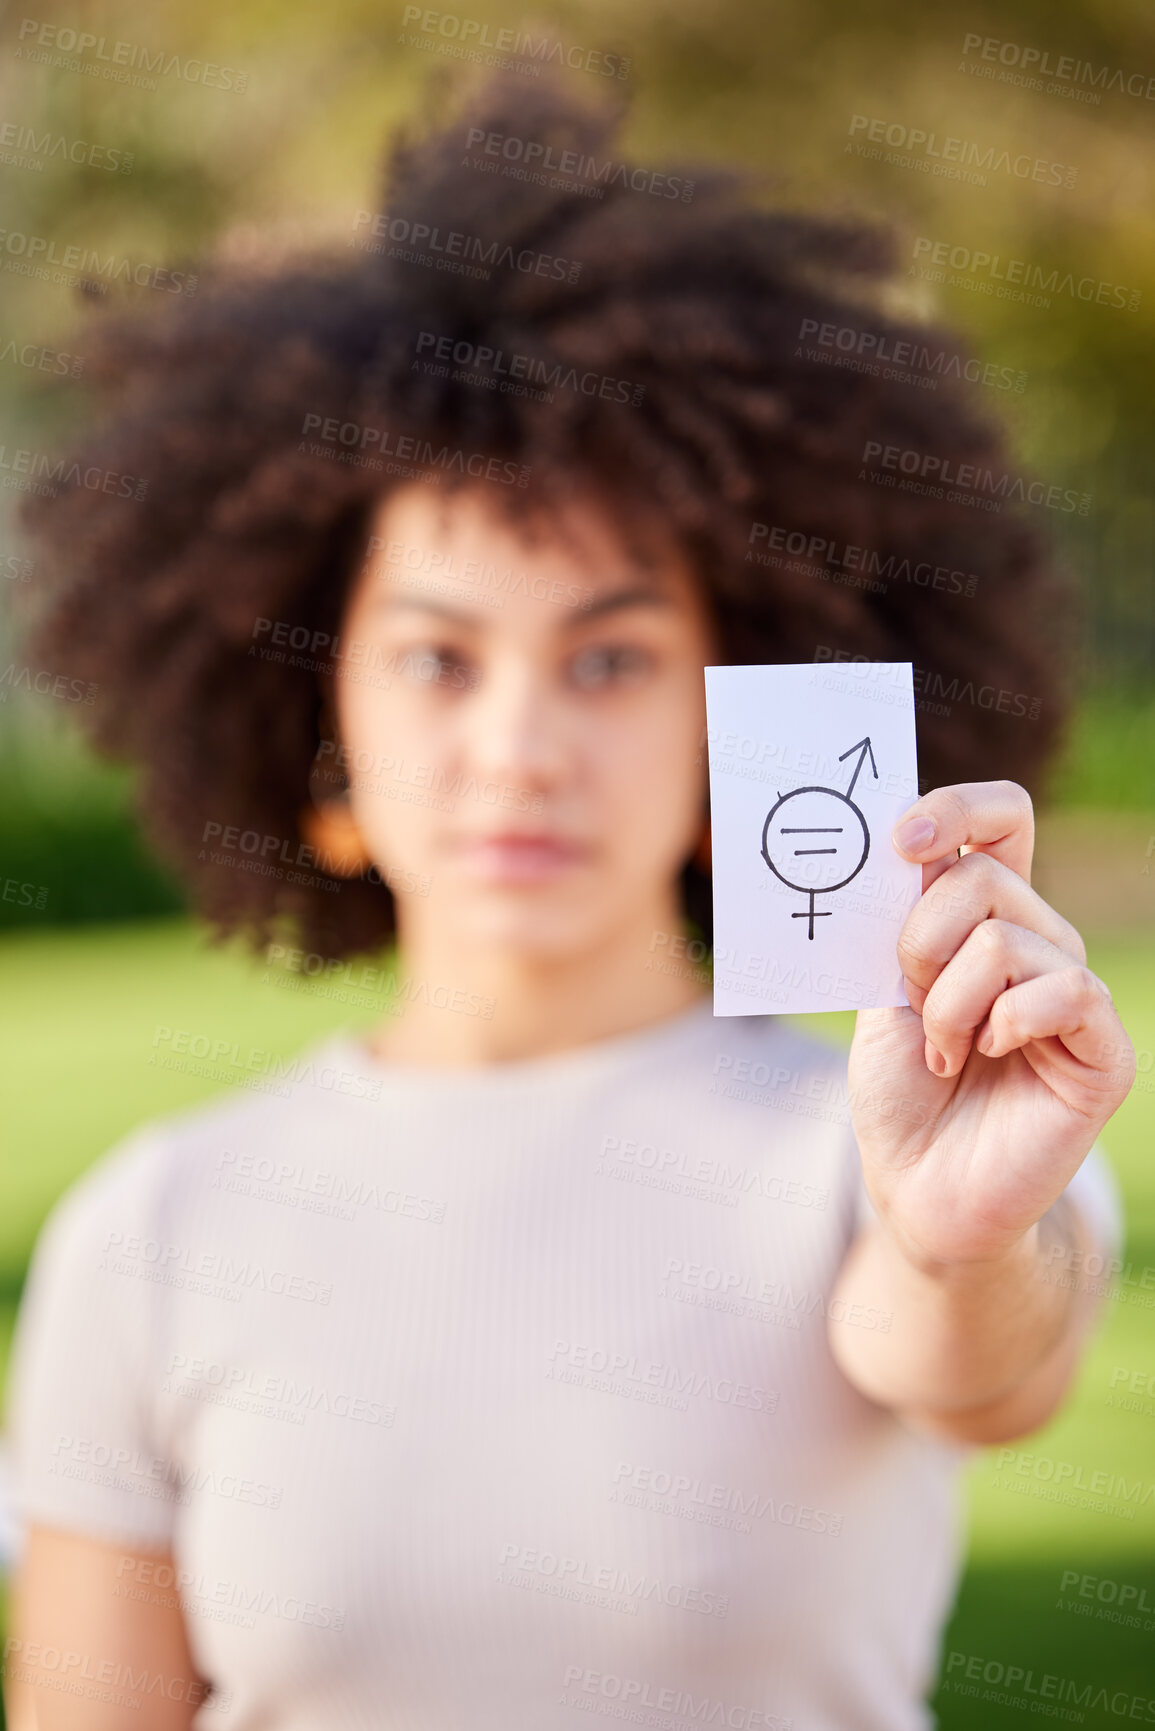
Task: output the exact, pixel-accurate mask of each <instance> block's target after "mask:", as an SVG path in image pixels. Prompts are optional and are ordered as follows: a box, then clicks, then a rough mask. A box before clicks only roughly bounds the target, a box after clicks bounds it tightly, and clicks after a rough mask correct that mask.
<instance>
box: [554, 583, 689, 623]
mask: <svg viewBox="0 0 1155 1731" xmlns="http://www.w3.org/2000/svg"><path fill="white" fill-rule="evenodd" d="M670 601H671V597H670V595H669V593H668V591H667V590H666V588H665V586H664V585H661V584H658V583H634V584H631V586H630V587H629V588H628V589H615V590H613V592H612V593H611V594H609V595H600V596H599V597H598V599H597V600H596V601H591V602H590V603H589V605H588V606H587V607H577V608H575V609H574V617H573V618H572V619H571V620H569V622H568V623H569V624H571V625H576V624H580V622H581V621H582V620H583V619H596V618H598V617H599V616H600V615H601V614H603V613H614V612H617V611H618V610H619V609H620V608H623V607H647V606H648V607H668V606H669V605H670Z"/></svg>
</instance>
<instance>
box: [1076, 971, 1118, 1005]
mask: <svg viewBox="0 0 1155 1731" xmlns="http://www.w3.org/2000/svg"><path fill="white" fill-rule="evenodd" d="M1065 971H1066V972H1067V974H1068V975H1069V976H1070V979H1071V984H1072V987H1073V989H1074V991H1075V993H1076V995H1077V996H1078V997H1080V998H1082V999H1084V1000H1085V1001H1086V1002H1087V1003H1091V1004H1094V1003H1103V1002H1105V1003H1107V1004H1109V1005H1111V1006H1112V1007H1113V1006H1114V1002H1115V1000H1114V998H1112V996H1111V988H1110V986H1108V985H1107V982H1106V981H1105V980H1101V979H1100V978H1099V976H1098V974H1095V973H1092V971H1091V969H1090V968H1087V967H1077V968H1068V969H1066V970H1065Z"/></svg>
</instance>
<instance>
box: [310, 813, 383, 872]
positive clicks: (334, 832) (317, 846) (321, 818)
mask: <svg viewBox="0 0 1155 1731" xmlns="http://www.w3.org/2000/svg"><path fill="white" fill-rule="evenodd" d="M297 827H298V829H299V830H300V832H301V835H302V837H303V838H304V840H305V842H306V843H307V844H308V846H309V847H311V848H312V849H313V851H314V853H315V854H316V855H317V864H318V865H319V866H320V868H321V870H322V871H327V872H331V873H332V874H333V876H334V877H339V878H358V877H360V876H361V875H362V873H363V872H365V871H366V870H368V868H369V866H371V865H372V863H373V856H372V854H371V853H370V852H369V849H368V848H367V847H366V846H365V838H364V836H363V835H362V834H361V831H360V829H359V828H358V827H357V821H356V819H355V818H354V816H353V808H352V806H351V805H350V803H349V796H348V795H347V794H345V795H343V796H342V797H340V798H338V799H323V800H319V801H317V802H316V803H315V804H312V805H306V806H302V807H301V810H300V812H299V813H298V816H297Z"/></svg>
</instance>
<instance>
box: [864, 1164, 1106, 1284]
mask: <svg viewBox="0 0 1155 1731" xmlns="http://www.w3.org/2000/svg"><path fill="white" fill-rule="evenodd" d="M854 1167H855V1173H856V1175H855V1230H856V1231H861V1230H862V1228H863V1227H864V1226H868V1225H869V1224H870V1223H871V1222H872V1221H875V1220H877V1219H878V1215H877V1213H876V1212H875V1208H874V1204H873V1203H872V1202H871V1200H870V1197H869V1196H868V1195H867V1193H866V1185H865V1183H864V1182H863V1178H862V1162H861V1161H860V1160H859V1158H858V1150H857V1147H855V1148H854ZM1063 1194H1064V1195H1065V1196H1069V1197H1070V1198H1071V1200H1072V1202H1074V1204H1075V1206H1076V1208H1078V1210H1079V1212H1080V1213H1081V1214H1082V1216H1083V1218H1084V1220H1085V1221H1086V1222H1087V1225H1088V1227H1089V1228H1090V1231H1091V1234H1092V1236H1093V1238H1094V1239H1095V1243H1096V1246H1097V1248H1098V1250H1099V1251H1100V1252H1101V1253H1102V1255H1103V1256H1104V1258H1106V1259H1108V1260H1109V1259H1111V1258H1113V1257H1114V1258H1117V1257H1119V1256H1120V1255H1121V1253H1122V1249H1123V1239H1124V1236H1125V1232H1126V1224H1125V1220H1124V1213H1123V1199H1122V1195H1121V1193H1120V1190H1119V1182H1118V1180H1117V1178H1116V1177H1115V1173H1114V1170H1113V1168H1112V1166H1111V1163H1110V1161H1109V1160H1108V1159H1107V1156H1106V1154H1105V1153H1104V1151H1103V1149H1102V1148H1101V1146H1100V1145H1099V1143H1098V1142H1096V1143H1095V1145H1094V1146H1093V1147H1092V1149H1091V1152H1090V1153H1089V1154H1088V1155H1087V1157H1086V1159H1085V1160H1084V1161H1083V1164H1082V1165H1081V1166H1080V1167H1079V1170H1078V1171H1077V1172H1076V1173H1075V1176H1074V1177H1073V1178H1072V1179H1071V1181H1070V1183H1069V1184H1068V1185H1067V1187H1066V1189H1065V1190H1064V1192H1063Z"/></svg>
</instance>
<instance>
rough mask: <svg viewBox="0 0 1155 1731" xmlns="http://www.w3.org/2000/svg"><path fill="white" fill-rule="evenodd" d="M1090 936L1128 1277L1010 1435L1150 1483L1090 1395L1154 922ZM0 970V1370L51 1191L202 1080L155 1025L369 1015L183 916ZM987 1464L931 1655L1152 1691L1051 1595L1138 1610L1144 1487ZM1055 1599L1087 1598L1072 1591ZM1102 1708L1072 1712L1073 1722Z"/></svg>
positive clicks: (1124, 1635) (1149, 1037) (1143, 1650)
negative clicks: (1057, 1378)
mask: <svg viewBox="0 0 1155 1731" xmlns="http://www.w3.org/2000/svg"><path fill="white" fill-rule="evenodd" d="M1089 948H1090V962H1091V966H1092V967H1094V968H1095V969H1096V971H1097V972H1098V973H1100V974H1101V975H1102V976H1103V977H1104V978H1105V979H1106V980H1107V981H1108V982H1109V984H1110V986H1111V988H1112V991H1113V992H1114V995H1115V999H1116V1002H1117V1004H1118V1006H1119V1009H1120V1011H1121V1013H1122V1015H1123V1019H1124V1022H1125V1023H1126V1025H1127V1028H1128V1031H1129V1032H1130V1034H1131V1037H1132V1039H1133V1040H1134V1043H1135V1045H1136V1048H1137V1049H1138V1051H1139V1052H1140V1062H1141V1066H1142V1068H1141V1073H1140V1079H1139V1086H1138V1087H1137V1088H1136V1090H1135V1091H1134V1092H1133V1093H1132V1095H1131V1097H1130V1098H1129V1099H1128V1100H1127V1102H1126V1103H1125V1104H1124V1106H1123V1107H1122V1109H1121V1110H1120V1112H1119V1113H1118V1114H1117V1115H1116V1117H1115V1118H1114V1119H1113V1120H1112V1122H1111V1123H1110V1124H1109V1125H1108V1127H1107V1129H1106V1131H1105V1133H1104V1136H1103V1143H1104V1145H1105V1147H1106V1149H1107V1152H1108V1154H1109V1156H1110V1159H1111V1161H1112V1164H1113V1166H1114V1168H1115V1171H1116V1172H1117V1174H1118V1176H1119V1179H1120V1182H1121V1185H1122V1188H1123V1192H1124V1197H1125V1202H1126V1208H1127V1227H1128V1246H1127V1254H1128V1256H1129V1258H1130V1261H1131V1263H1132V1264H1133V1265H1134V1267H1135V1270H1136V1277H1135V1278H1133V1279H1132V1280H1130V1281H1128V1282H1125V1283H1123V1284H1122V1285H1121V1287H1120V1289H1119V1291H1120V1295H1121V1296H1120V1297H1118V1298H1117V1299H1115V1300H1114V1301H1112V1302H1110V1303H1109V1304H1108V1305H1107V1306H1106V1309H1105V1312H1104V1315H1103V1321H1102V1326H1101V1328H1100V1331H1099V1333H1098V1335H1097V1337H1096V1339H1095V1341H1094V1343H1093V1345H1092V1347H1091V1349H1090V1351H1089V1354H1088V1356H1087V1359H1086V1361H1085V1364H1084V1367H1083V1370H1082V1373H1081V1376H1080V1379H1079V1384H1078V1388H1077V1390H1076V1392H1075V1394H1074V1396H1073V1397H1072V1399H1071V1400H1070V1402H1069V1403H1068V1405H1067V1406H1066V1407H1065V1409H1064V1410H1063V1412H1062V1413H1061V1415H1060V1416H1059V1417H1058V1418H1057V1419H1056V1420H1055V1422H1054V1423H1052V1424H1051V1425H1049V1426H1048V1427H1047V1429H1046V1430H1045V1431H1042V1432H1040V1433H1038V1434H1037V1435H1036V1436H1035V1437H1032V1438H1030V1439H1026V1440H1024V1442H1023V1443H1022V1444H1021V1445H1016V1446H1017V1447H1021V1448H1023V1449H1026V1450H1029V1451H1031V1452H1032V1453H1034V1454H1036V1455H1048V1456H1051V1457H1053V1458H1057V1459H1063V1460H1070V1461H1076V1462H1082V1463H1084V1464H1085V1467H1086V1469H1087V1471H1088V1472H1091V1471H1096V1470H1100V1469H1101V1470H1105V1471H1107V1472H1111V1473H1122V1474H1125V1475H1126V1476H1127V1477H1128V1478H1131V1479H1142V1480H1143V1481H1144V1483H1145V1484H1149V1483H1153V1482H1155V1446H1153V1445H1155V1411H1152V1412H1151V1413H1150V1414H1148V1413H1135V1412H1129V1411H1126V1410H1125V1409H1122V1408H1120V1407H1119V1406H1118V1405H1117V1404H1116V1405H1111V1404H1108V1401H1109V1396H1110V1393H1111V1391H1110V1388H1109V1380H1110V1376H1111V1372H1112V1370H1113V1369H1114V1368H1115V1367H1116V1366H1125V1367H1127V1368H1128V1369H1134V1370H1141V1371H1144V1372H1155V1308H1152V1309H1147V1308H1144V1307H1143V1306H1142V1303H1141V1300H1142V1298H1143V1297H1144V1293H1143V1289H1142V1287H1141V1285H1140V1284H1139V1280H1138V1270H1140V1269H1142V1268H1143V1267H1144V1266H1152V1267H1155V1163H1153V1162H1152V1161H1151V1158H1150V1152H1151V1148H1152V1144H1153V1141H1155V1135H1153V1132H1155V1070H1153V1069H1152V1067H1151V1066H1152V1056H1151V1055H1152V1053H1153V1052H1155V935H1151V936H1143V937H1136V936H1134V935H1128V936H1125V937H1114V938H1112V937H1101V938H1098V939H1095V938H1093V937H1092V938H1091V939H1090V940H1089ZM0 968H2V972H3V977H4V980H5V987H6V989H5V993H4V999H3V1008H2V1010H0V1035H2V1039H3V1050H4V1053H5V1058H6V1063H5V1066H4V1074H5V1076H6V1077H7V1081H6V1084H5V1086H4V1098H3V1100H2V1101H0V1107H2V1109H3V1113H4V1121H5V1122H6V1124H7V1125H8V1126H9V1135H8V1137H7V1140H6V1144H5V1147H4V1150H3V1153H2V1154H0V1376H2V1374H3V1358H4V1355H5V1354H6V1349H7V1344H8V1340H9V1334H10V1328H11V1323H12V1320H13V1316H14V1314H15V1307H16V1303H17V1300H18V1297H19V1291H20V1284H21V1281H22V1278H23V1273H24V1268H25V1265H26V1262H27V1258H28V1254H29V1251H30V1249H31V1246H32V1243H33V1241H34V1238H35V1234H36V1231H37V1229H38V1227H39V1225H40V1222H41V1221H42V1219H43V1217H44V1215H45V1213H46V1212H47V1210H48V1208H49V1207H50V1205H51V1203H52V1202H53V1200H54V1199H55V1197H56V1196H57V1195H58V1194H59V1192H60V1191H61V1190H62V1189H63V1187H64V1186H65V1185H66V1184H67V1183H68V1182H69V1180H70V1179H72V1178H73V1177H74V1176H75V1175H76V1174H77V1173H79V1172H80V1171H81V1170H83V1169H84V1168H85V1167H86V1166H87V1165H88V1164H89V1163H90V1162H91V1161H92V1160H94V1159H95V1158H96V1157H97V1156H98V1155H99V1154H100V1153H101V1152H102V1151H103V1150H104V1149H106V1148H107V1147H108V1146H109V1145H110V1143H112V1142H114V1141H115V1140H116V1139H117V1138H118V1137H120V1136H122V1135H124V1134H125V1133H126V1132H127V1131H128V1130H130V1129H131V1128H132V1127H133V1126H135V1125H136V1124H138V1123H140V1122H141V1121H142V1120H143V1119H145V1118H149V1117H155V1116H157V1115H160V1114H164V1113H166V1112H170V1111H173V1110H175V1109H178V1108H180V1107H183V1106H185V1105H188V1104H191V1103H192V1102H194V1101H196V1100H199V1099H203V1098H205V1097H207V1096H209V1095H211V1094H213V1093H215V1092H218V1091H219V1088H220V1084H218V1083H214V1082H211V1081H206V1080H203V1079H202V1078H200V1077H198V1076H195V1075H192V1074H187V1073H183V1072H181V1071H174V1070H168V1069H164V1068H161V1067H158V1066H157V1065H155V1064H154V1063H152V1062H151V1059H152V1058H153V1056H154V1053H155V1051H156V1049H157V1048H156V1046H155V1045H154V1041H155V1039H156V1035H157V1030H158V1028H161V1027H170V1028H179V1029H187V1030H189V1031H190V1032H193V1033H200V1034H207V1035H208V1036H209V1037H210V1038H211V1039H225V1040H228V1041H234V1040H235V1041H238V1042H240V1043H241V1044H242V1045H244V1046H249V1045H253V1046H259V1047H261V1048H263V1049H266V1050H275V1051H277V1052H279V1053H282V1054H289V1053H291V1052H292V1051H293V1050H295V1049H296V1048H297V1047H299V1046H300V1045H302V1044H303V1043H304V1042H305V1041H307V1040H309V1039H312V1038H313V1037H315V1036H317V1035H319V1034H321V1033H322V1032H324V1031H327V1030H329V1029H331V1028H334V1027H336V1026H338V1025H340V1024H351V1025H359V1024H362V1023H364V1022H367V1021H371V1020H373V1019H374V1011H373V1010H372V1009H369V1010H367V1009H365V1008H364V1007H363V1006H362V1005H360V1004H353V1005H350V1004H348V1003H343V1002H341V1001H334V1000H332V999H326V998H322V997H320V996H317V995H316V994H314V993H311V992H309V991H293V990H287V989H285V988H284V987H283V986H276V985H274V984H272V983H270V982H269V981H268V979H267V978H266V977H264V970H263V968H262V967H261V965H260V964H259V963H255V962H252V961H249V960H246V959H245V958H244V957H242V955H241V954H240V953H239V952H238V951H237V950H235V949H231V948H230V949H220V948H218V949H214V948H211V947H209V946H208V945H207V944H206V943H205V941H204V939H203V938H202V937H201V936H199V935H198V933H197V932H196V931H195V930H194V928H193V927H192V926H190V925H189V924H188V923H187V922H185V921H183V920H162V921H156V922H151V923H144V924H132V925H124V926H80V927H73V928H71V929H54V930H49V931H46V932H41V933H37V932H32V931H19V932H14V933H10V934H8V935H6V936H4V937H3V938H2V939H0ZM377 1013H378V1014H379V1013H380V1011H378V1012H377ZM852 1026H853V1017H852V1016H850V1015H838V1016H829V1017H806V1018H805V1027H806V1029H807V1031H809V1032H811V1033H816V1034H819V1035H820V1036H822V1037H824V1038H829V1039H835V1040H839V1041H845V1040H846V1039H848V1038H849V1035H850V1032H851V1030H852ZM1152 1278H1155V1276H1153V1277H1152ZM1146 1296H1149V1297H1151V1298H1155V1291H1151V1292H1150V1293H1148V1294H1146ZM1152 1407H1153V1408H1155V1401H1153V1402H1152ZM996 1459H997V1451H984V1452H983V1453H982V1454H981V1455H980V1456H979V1457H978V1458H977V1460H976V1462H975V1465H974V1467H973V1470H972V1471H971V1473H970V1475H969V1502H970V1519H971V1550H970V1561H969V1565H968V1568H967V1572H966V1576H965V1579H964V1581H963V1584H962V1588H961V1591H960V1595H959V1599H958V1603H957V1606H956V1608H955V1613H954V1616H953V1618H952V1620H951V1622H950V1625H949V1627H948V1629H947V1630H946V1633H945V1635H944V1643H943V1652H944V1656H945V1655H949V1654H950V1653H952V1652H961V1653H965V1654H967V1655H968V1656H969V1655H978V1656H980V1657H981V1658H982V1659H983V1660H984V1661H986V1660H996V1661H997V1660H1001V1661H1002V1662H1004V1663H1007V1664H1012V1665H1018V1666H1020V1667H1022V1668H1023V1669H1024V1670H1030V1669H1032V1668H1033V1670H1034V1671H1035V1674H1036V1679H1038V1678H1039V1677H1040V1676H1041V1675H1042V1674H1043V1673H1044V1672H1050V1673H1052V1674H1053V1675H1055V1676H1059V1677H1062V1678H1064V1679H1071V1680H1072V1681H1073V1682H1074V1683H1075V1684H1076V1686H1077V1687H1079V1688H1081V1687H1082V1686H1083V1685H1084V1684H1085V1683H1087V1682H1090V1683H1092V1684H1093V1685H1094V1689H1093V1691H1092V1693H1094V1690H1097V1689H1098V1688H1099V1687H1100V1686H1102V1687H1105V1688H1106V1689H1107V1694H1108V1698H1109V1699H1110V1698H1113V1697H1114V1698H1118V1692H1119V1691H1124V1692H1129V1700H1131V1699H1133V1698H1134V1697H1135V1696H1136V1695H1143V1694H1147V1695H1152V1696H1155V1680H1153V1677H1155V1667H1153V1666H1152V1663H1151V1659H1150V1654H1151V1651H1152V1646H1153V1641H1152V1634H1151V1632H1149V1631H1142V1630H1139V1631H1137V1630H1128V1629H1126V1628H1123V1627H1118V1626H1114V1625H1112V1624H1110V1623H1107V1622H1104V1621H1102V1620H1100V1619H1096V1618H1095V1617H1094V1616H1092V1617H1081V1616H1079V1615H1077V1614H1076V1613H1075V1612H1073V1611H1072V1610H1070V1609H1069V1608H1067V1609H1061V1608H1059V1599H1060V1593H1059V1583H1060V1579H1061V1576H1062V1574H1063V1572H1064V1571H1065V1570H1077V1571H1078V1572H1079V1573H1080V1575H1084V1574H1089V1575H1095V1576H1098V1577H1101V1578H1109V1579H1112V1580H1117V1581H1120V1582H1126V1583H1129V1584H1133V1585H1135V1586H1137V1587H1141V1588H1144V1589H1145V1590H1146V1595H1147V1602H1148V1604H1150V1605H1153V1606H1155V1497H1153V1499H1152V1502H1151V1503H1149V1504H1148V1505H1147V1506H1146V1507H1142V1508H1140V1509H1139V1510H1138V1511H1137V1514H1136V1518H1135V1519H1134V1520H1133V1521H1127V1520H1122V1519H1118V1518H1114V1517H1109V1516H1106V1515H1103V1514H1098V1513H1094V1512H1089V1511H1082V1510H1079V1509H1072V1508H1067V1507H1064V1506H1062V1505H1059V1504H1055V1503H1049V1502H1044V1501H1040V1500H1036V1499H1035V1498H1034V1497H1031V1496H1016V1495H1012V1494H1009V1493H1008V1492H1006V1491H1002V1490H999V1489H996V1488H995V1486H994V1483H993V1480H994V1477H995V1465H994V1463H995V1461H996ZM1023 1482H1029V1481H1023ZM1071 1602H1072V1603H1075V1604H1078V1603H1084V1604H1089V1605H1090V1608H1091V1610H1092V1612H1094V1611H1095V1610H1096V1609H1097V1602H1096V1601H1094V1600H1089V1601H1088V1600H1080V1599H1079V1598H1078V1597H1077V1595H1076V1597H1075V1598H1074V1599H1073V1600H1072V1601H1071ZM1153 1621H1155V1618H1153ZM956 1671H957V1667H956ZM953 1676H954V1673H952V1681H953ZM981 1687H982V1685H981V1684H980V1685H979V1688H980V1690H981ZM937 1706H938V1710H939V1712H940V1716H941V1724H942V1726H943V1727H944V1731H963V1728H967V1731H972V1728H973V1731H979V1728H983V1731H986V1728H987V1727H995V1728H998V1727H1001V1726H1003V1725H1004V1724H1005V1725H1016V1724H1020V1723H1021V1720H1022V1715H1023V1713H1024V1712H1025V1711H1026V1709H1025V1708H1024V1707H1023V1706H1021V1705H1020V1706H1000V1705H997V1704H995V1703H992V1702H990V1701H983V1700H982V1699H981V1696H980V1697H979V1698H968V1697H964V1696H961V1695H958V1694H956V1693H955V1692H954V1690H953V1688H951V1689H941V1690H940V1693H939V1696H938V1700H937ZM1153 1712H1155V1709H1153ZM1117 1717H1118V1714H1117V1712H1116V1713H1115V1714H1112V1713H1111V1712H1103V1711H1098V1712H1096V1711H1095V1710H1093V1709H1090V1708H1088V1709H1087V1710H1086V1716H1085V1719H1084V1723H1086V1724H1089V1725H1098V1724H1103V1725H1106V1724H1108V1723H1114V1722H1115V1719H1116V1718H1117Z"/></svg>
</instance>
